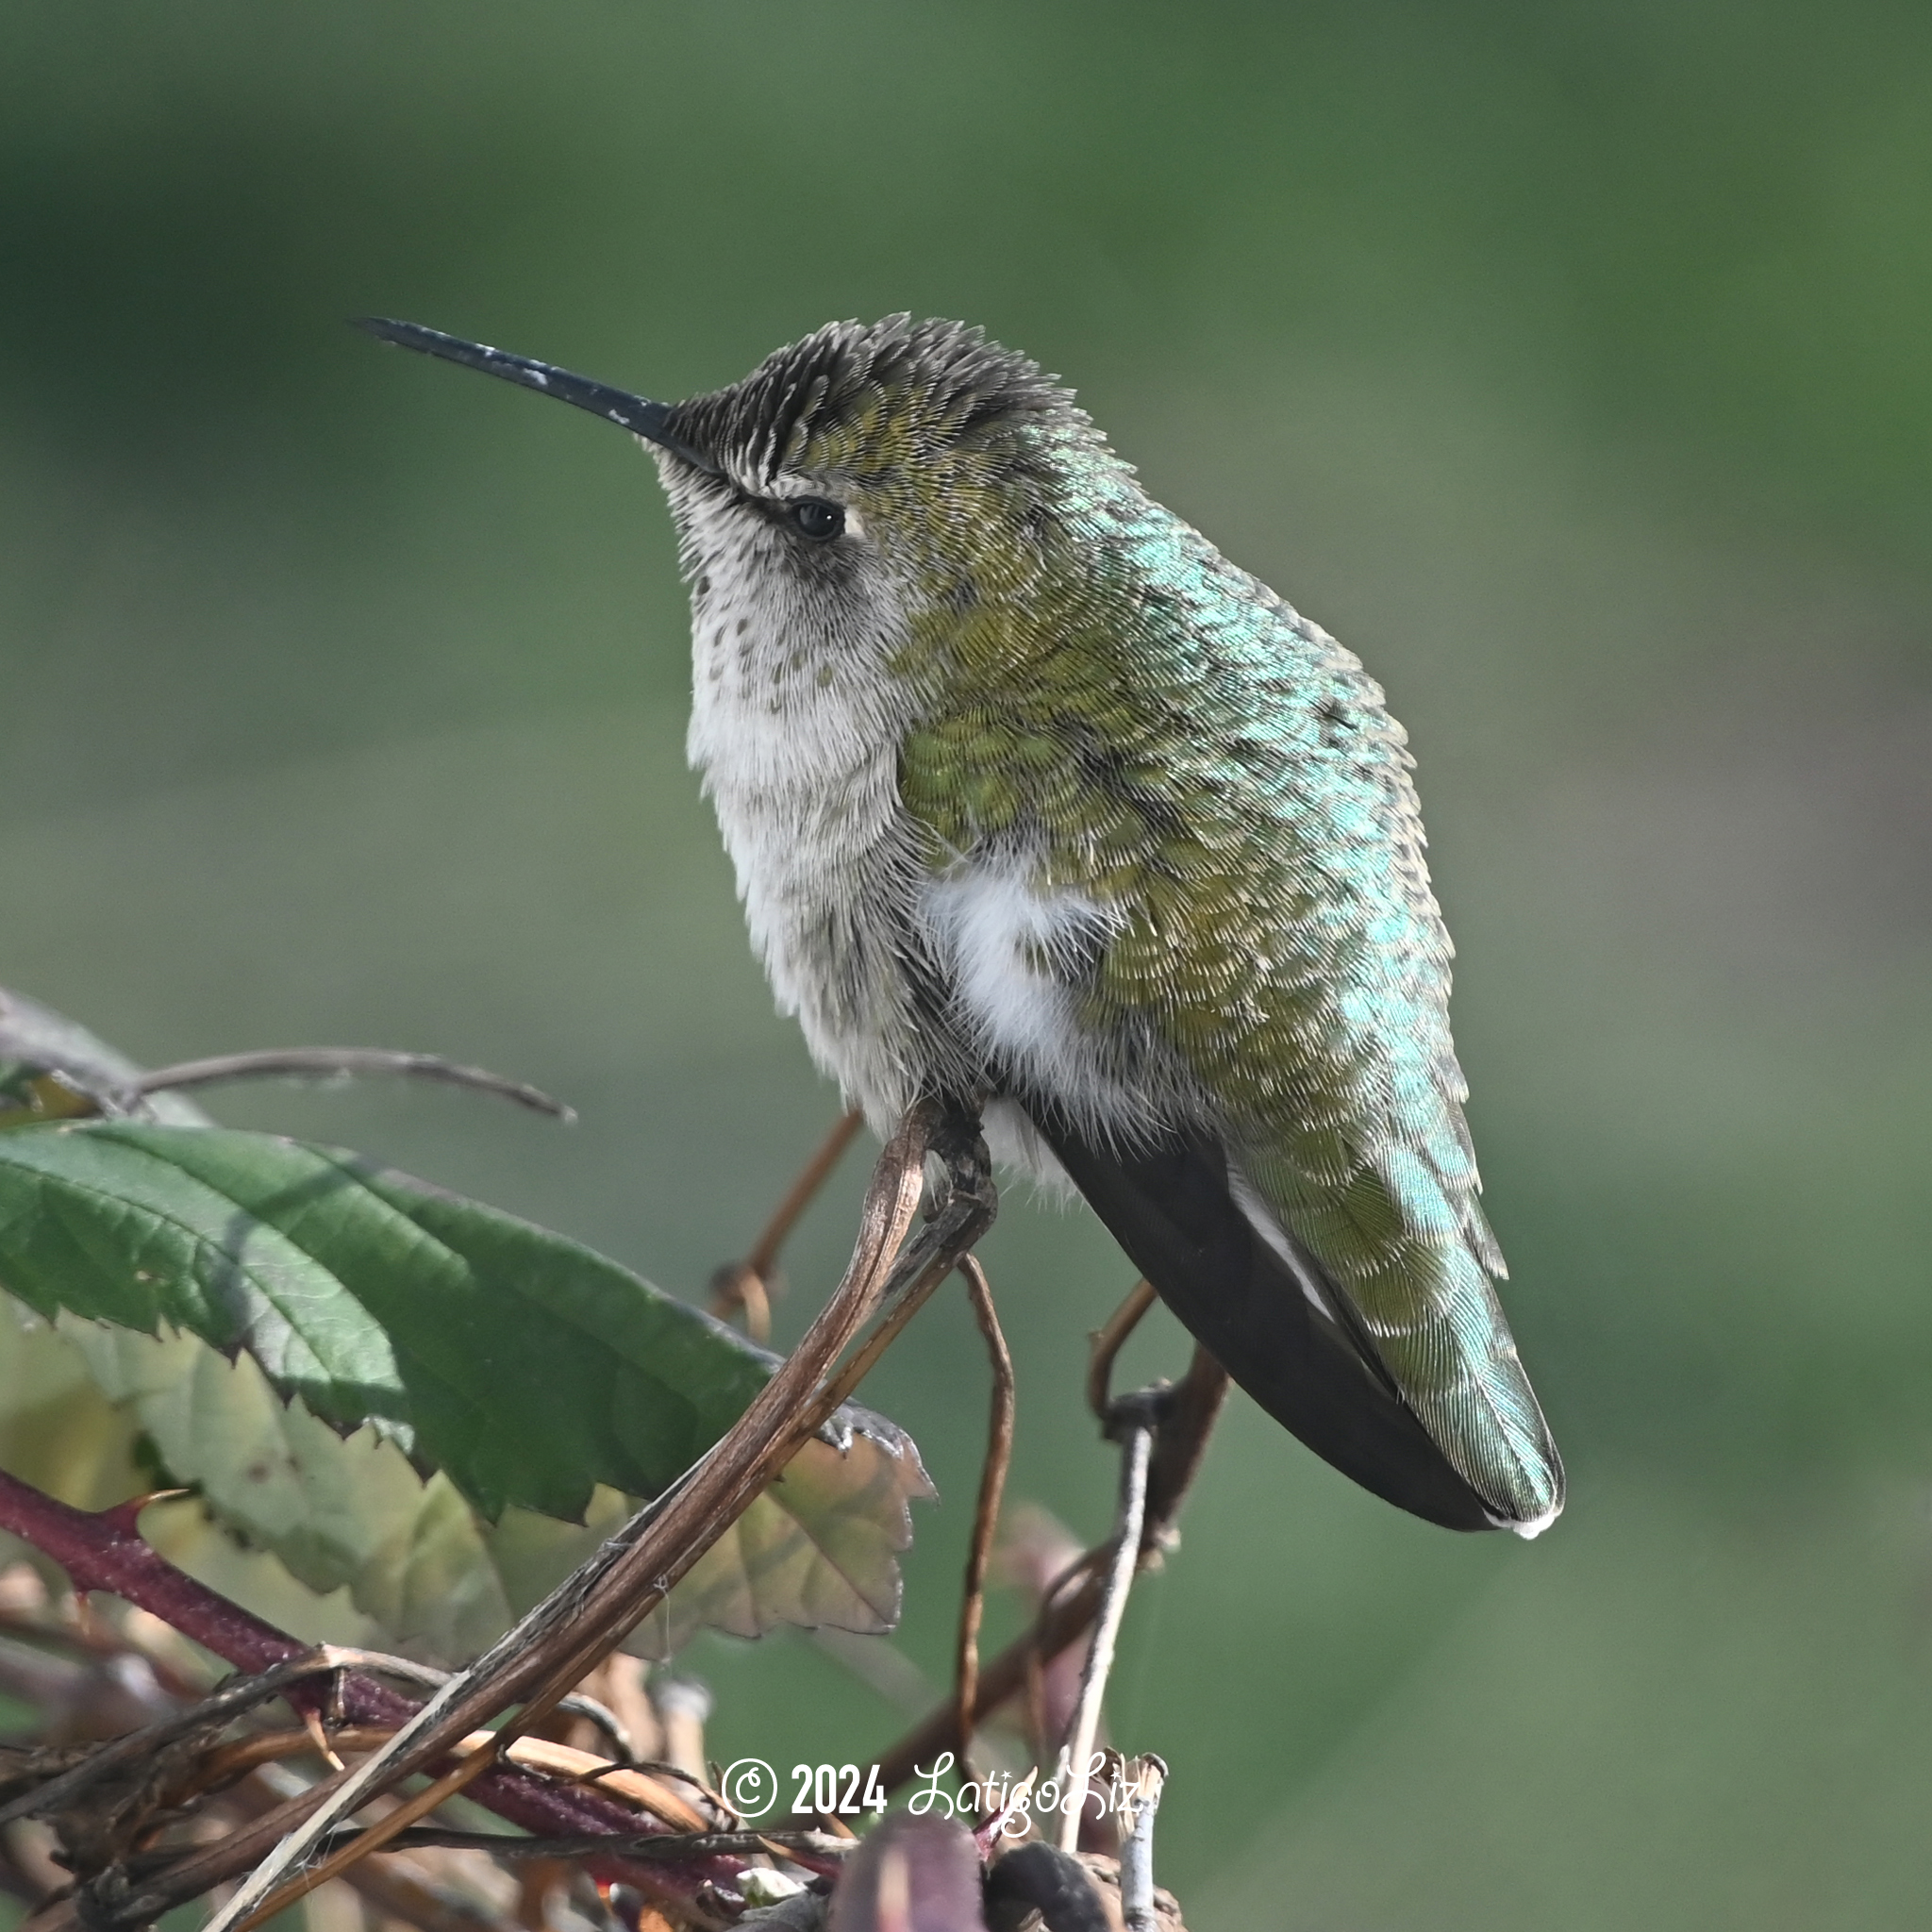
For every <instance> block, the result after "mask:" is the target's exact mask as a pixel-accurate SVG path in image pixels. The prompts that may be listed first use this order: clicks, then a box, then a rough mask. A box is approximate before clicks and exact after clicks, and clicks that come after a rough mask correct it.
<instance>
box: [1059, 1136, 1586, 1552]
mask: <svg viewBox="0 0 1932 1932" xmlns="http://www.w3.org/2000/svg"><path fill="white" fill-rule="evenodd" d="M1029 1111H1031V1112H1032V1114H1033V1119H1034V1122H1035V1124H1036V1125H1037V1126H1038V1127H1039V1128H1040V1131H1041V1134H1042V1135H1043V1136H1044V1137H1045V1139H1046V1141H1047V1142H1048V1144H1049V1145H1050V1146H1051V1147H1052V1148H1053V1150H1054V1152H1055V1153H1056V1154H1057V1155H1058V1157H1059V1159H1060V1164H1061V1165H1062V1166H1063V1167H1064V1168H1065V1169H1066V1171H1067V1173H1068V1174H1069V1175H1070V1176H1071V1177H1072V1179H1073V1181H1074V1186H1076V1187H1077V1188H1078V1189H1079V1190H1080V1191H1081V1193H1083V1194H1084V1195H1085V1196H1086V1197H1087V1200H1088V1202H1089V1204H1090V1205H1091V1207H1092V1208H1093V1210H1094V1212H1095V1213H1096V1214H1098V1215H1099V1216H1100V1218H1101V1220H1102V1221H1103V1222H1104V1223H1106V1224H1107V1226H1108V1230H1109V1232H1111V1234H1112V1235H1113V1237H1114V1239H1115V1240H1116V1241H1119V1242H1120V1244H1121V1246H1122V1247H1123V1248H1124V1249H1125V1250H1126V1252H1127V1256H1128V1257H1129V1259H1131V1260H1132V1261H1133V1263H1134V1265H1135V1266H1136V1267H1138V1268H1139V1269H1140V1270H1141V1273H1142V1274H1144V1275H1145V1276H1146V1277H1147V1279H1148V1280H1149V1281H1151V1282H1152V1283H1153V1284H1154V1286H1155V1288H1156V1289H1158V1291H1159V1293H1160V1298H1161V1300H1162V1301H1164V1302H1165V1303H1166V1304H1167V1305H1168V1307H1170V1308H1172V1309H1173V1310H1174V1313H1175V1314H1176V1315H1177V1316H1178V1317H1179V1318H1180V1320H1181V1321H1182V1322H1183V1323H1184V1324H1186V1326H1187V1327H1188V1328H1189V1330H1190V1331H1191V1333H1192V1334H1193V1336H1194V1338H1195V1340H1196V1341H1199V1342H1200V1343H1201V1344H1202V1345H1203V1346H1204V1347H1205V1348H1207V1349H1208V1352H1209V1353H1210V1354H1211V1355H1213V1356H1214V1357H1215V1358H1216V1359H1217V1360H1218V1361H1220V1362H1221V1364H1222V1365H1223V1367H1224V1368H1225V1369H1226V1370H1227V1372H1228V1374H1230V1375H1231V1376H1233V1378H1234V1379H1235V1380H1236V1381H1237V1382H1238V1383H1240V1384H1241V1387H1242V1388H1243V1389H1245V1390H1246V1391H1248V1393H1249V1394H1250V1395H1252V1396H1253V1397H1254V1399H1255V1400H1256V1401H1257V1402H1258V1403H1259V1404H1260V1405H1261V1407H1263V1408H1265V1409H1266V1410H1267V1411H1268V1413H1269V1414H1270V1415H1272V1416H1274V1419H1275V1420H1276V1421H1277V1422H1279V1423H1280V1424H1282V1425H1283V1426H1284V1427H1286V1428H1288V1429H1290V1430H1291V1431H1292V1432H1293V1433H1294V1434H1295V1435H1296V1436H1298V1437H1300V1438H1301V1440H1302V1441H1304V1442H1306V1443H1307V1445H1308V1447H1309V1448H1310V1449H1312V1450H1314V1452H1315V1453H1316V1454H1317V1455H1318V1456H1320V1457H1323V1458H1324V1460H1326V1461H1328V1462H1331V1463H1333V1464H1334V1466H1335V1467H1336V1468H1337V1469H1339V1470H1340V1471H1341V1473H1342V1474H1344V1475H1347V1476H1351V1477H1353V1478H1354V1480H1355V1481H1357V1482H1358V1483H1360V1484H1361V1485H1362V1487H1363V1488H1364V1489H1367V1490H1372V1491H1374V1493H1375V1494H1376V1495H1378V1496H1381V1497H1383V1498H1384V1499H1386V1500H1387V1501H1389V1502H1391V1503H1393V1504H1395V1505H1396V1506H1397V1507H1400V1508H1403V1509H1407V1510H1409V1511H1411V1512H1412V1513H1413V1514H1415V1515H1417V1516H1421V1517H1424V1518H1425V1519H1426V1520H1427V1521H1428V1522H1430V1523H1439V1524H1443V1525H1444V1526H1445V1527H1447V1528H1449V1529H1518V1530H1524V1531H1527V1532H1529V1533H1531V1534H1533V1533H1534V1532H1535V1530H1536V1529H1538V1528H1541V1526H1542V1524H1544V1523H1545V1522H1547V1521H1548V1519H1549V1516H1551V1515H1554V1514H1555V1509H1554V1508H1551V1509H1549V1510H1548V1511H1547V1512H1541V1513H1540V1514H1539V1516H1538V1518H1537V1519H1536V1520H1535V1521H1531V1520H1529V1519H1528V1518H1527V1517H1525V1516H1524V1512H1523V1510H1522V1509H1521V1508H1520V1507H1511V1505H1510V1503H1509V1502H1508V1501H1507V1500H1506V1499H1504V1498H1500V1497H1495V1498H1492V1497H1486V1496H1484V1495H1483V1494H1481V1493H1480V1492H1479V1491H1477V1490H1476V1489H1474V1487H1473V1486H1472V1484H1471V1483H1470V1482H1469V1480H1468V1479H1467V1477H1465V1476H1464V1475H1463V1474H1461V1472H1460V1471H1458V1470H1457V1468H1456V1466H1455V1465H1454V1464H1453V1463H1452V1462H1451V1461H1450V1459H1449V1457H1447V1456H1446V1455H1445V1454H1444V1453H1443V1451H1442V1449H1441V1447H1440V1446H1439V1445H1438V1444H1437V1442H1436V1441H1435V1439H1434V1438H1433V1437H1432V1436H1431V1435H1430V1433H1429V1431H1428V1430H1427V1429H1426V1428H1425V1427H1424V1425H1423V1423H1422V1421H1421V1420H1420V1418H1419V1417H1418V1416H1417V1414H1416V1412H1415V1410H1414V1409H1413V1408H1412V1407H1409V1405H1408V1403H1407V1401H1405V1400H1404V1398H1403V1396H1402V1394H1401V1392H1400V1391H1399V1390H1398V1389H1397V1387H1396V1384H1395V1381H1394V1379H1393V1377H1392V1376H1391V1374H1390V1373H1389V1371H1388V1369H1387V1368H1386V1367H1385V1366H1384V1365H1383V1363H1382V1361H1381V1360H1380V1358H1379V1357H1378V1356H1377V1355H1376V1353H1375V1351H1374V1344H1373V1343H1372V1342H1371V1341H1369V1340H1368V1339H1367V1337H1366V1336H1365V1335H1364V1334H1363V1333H1362V1332H1361V1325H1360V1322H1359V1318H1358V1317H1357V1315H1356V1313H1355V1310H1354V1308H1353V1307H1352V1306H1351V1304H1350V1303H1349V1302H1348V1300H1347V1298H1346V1297H1345V1296H1344V1295H1343V1294H1342V1293H1341V1291H1339V1290H1338V1289H1337V1288H1336V1286H1335V1284H1334V1283H1333V1282H1332V1281H1330V1280H1329V1279H1328V1276H1327V1274H1326V1272H1325V1271H1324V1269H1323V1268H1322V1267H1321V1265H1320V1263H1319V1262H1317V1261H1316V1260H1315V1259H1314V1257H1312V1256H1311V1255H1309V1254H1308V1253H1307V1250H1306V1248H1304V1247H1303V1246H1302V1244H1301V1243H1299V1242H1297V1241H1294V1240H1293V1239H1292V1237H1291V1236H1288V1235H1286V1234H1283V1235H1281V1236H1280V1238H1279V1239H1278V1240H1277V1241H1271V1240H1268V1239H1266V1238H1265V1237H1264V1236H1263V1234H1262V1233H1261V1232H1260V1231H1259V1230H1258V1228H1257V1223H1256V1219H1255V1217H1254V1215H1253V1214H1251V1213H1249V1212H1244V1211H1243V1208H1242V1207H1241V1202H1240V1201H1239V1200H1238V1199H1237V1197H1236V1193H1235V1183H1234V1181H1233V1179H1232V1178H1231V1173H1230V1168H1229V1163H1228V1157H1227V1152H1226V1150H1225V1149H1224V1147H1223V1146H1221V1144H1220V1143H1219V1142H1218V1141H1214V1140H1212V1139H1210V1138H1209V1137H1208V1136H1206V1135H1200V1136H1192V1137H1183V1136H1178V1135H1177V1136H1174V1137H1173V1138H1171V1139H1168V1140H1165V1141H1160V1142H1158V1143H1156V1144H1155V1145H1154V1146H1152V1147H1150V1148H1146V1149H1143V1150H1139V1151H1124V1150H1120V1149H1115V1148H1110V1147H1107V1146H1105V1145H1101V1144H1097V1143H1096V1142H1095V1141H1091V1140H1090V1139H1087V1138H1084V1137H1083V1136H1081V1135H1080V1134H1079V1133H1078V1132H1076V1131H1075V1130H1074V1128H1073V1127H1072V1126H1070V1125H1069V1124H1068V1123H1067V1122H1065V1121H1064V1120H1063V1119H1058V1118H1056V1117H1055V1115H1054V1114H1053V1113H1051V1112H1050V1111H1047V1110H1045V1109H1039V1110H1034V1109H1029ZM1271 1232H1274V1230H1273V1229H1272V1228H1271ZM1555 1482H1556V1484H1557V1491H1556V1492H1557V1497H1558V1499H1559V1506H1560V1482H1561V1477H1560V1474H1557V1475H1556V1476H1555Z"/></svg>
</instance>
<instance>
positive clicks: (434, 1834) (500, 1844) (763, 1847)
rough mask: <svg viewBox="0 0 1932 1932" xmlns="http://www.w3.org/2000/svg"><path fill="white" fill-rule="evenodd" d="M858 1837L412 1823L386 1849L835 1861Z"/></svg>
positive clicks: (348, 1838) (344, 1838) (667, 1860)
mask: <svg viewBox="0 0 1932 1932" xmlns="http://www.w3.org/2000/svg"><path fill="white" fill-rule="evenodd" d="M361 1836H363V1834H362V1833H361V1832H360V1831H359V1830H358V1831H355V1832H351V1833H347V1834H341V1833H338V1834H332V1836H331V1839H330V1842H331V1844H333V1843H335V1842H336V1841H337V1840H340V1841H341V1842H342V1843H345V1844H353V1843H354V1842H356V1840H357V1839H358V1838H359V1837H361ZM858 1842H859V1840H858V1839H856V1838H854V1837H852V1836H851V1835H850V1834H847V1835H846V1836H845V1837H842V1838H841V1837H838V1836H836V1835H835V1834H834V1833H832V1832H828V1831H693V1832H649V1833H644V1832H637V1833H632V1834H631V1835H630V1836H628V1837H626V1836H625V1835H624V1834H622V1833H618V1834H616V1835H614V1836H606V1835H604V1834H602V1833H591V1834H586V1835H584V1836H582V1837H577V1838H518V1837H513V1836H512V1835H511V1834H510V1833H508V1832H507V1831H449V1830H445V1829H444V1828H443V1827H441V1825H415V1826H412V1827H410V1828H409V1829H408V1830H407V1831H404V1832H402V1833H400V1834H397V1835H395V1836H392V1837H391V1839H390V1840H388V1843H387V1847H386V1848H387V1849H390V1850H394V1851H432V1850H447V1851H457V1852H487V1853H489V1855H490V1856H491V1857H492V1858H587V1857H595V1856H598V1855H600V1854H608V1853H611V1852H621V1853H623V1854H624V1855H625V1857H639V1858H648V1859H650V1860H652V1861H653V1862H654V1863H658V1864H675V1863H676V1862H677V1861H679V1860H680V1859H684V1858H709V1857H717V1856H719V1854H721V1853H729V1854H732V1855H735V1856H738V1857H757V1856H758V1854H759V1853H761V1852H767V1851H770V1850H772V1849H773V1848H774V1847H775V1848H776V1849H777V1850H779V1851H781V1852H783V1853H785V1854H787V1855H788V1856H791V1855H794V1854H797V1855H803V1856H806V1857H811V1858H814V1859H821V1860H838V1859H841V1858H843V1857H845V1856H846V1855H847V1854H848V1853H850V1851H851V1850H852V1847H853V1846H854V1845H855V1844H857V1843H858Z"/></svg>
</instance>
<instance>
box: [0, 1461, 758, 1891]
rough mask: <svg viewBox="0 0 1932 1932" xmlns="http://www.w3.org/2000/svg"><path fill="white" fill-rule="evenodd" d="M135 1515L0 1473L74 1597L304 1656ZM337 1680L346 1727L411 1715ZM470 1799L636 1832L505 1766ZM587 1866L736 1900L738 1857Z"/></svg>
mask: <svg viewBox="0 0 1932 1932" xmlns="http://www.w3.org/2000/svg"><path fill="white" fill-rule="evenodd" d="M141 1509H142V1504H141V1502H140V1501H136V1502H132V1503H124V1504H122V1505H120V1506H119V1507H116V1508H113V1509H104V1510H101V1511H99V1512H98V1513H95V1512H92V1511H90V1510H86V1509H75V1508H74V1507H71V1506H70V1505H68V1504H66V1503H62V1502H58V1501H57V1500H56V1499H55V1498H54V1497H52V1496H49V1495H47V1494H45V1493H44V1492H43V1491H40V1490H37V1489H35V1488H33V1486H32V1485H31V1484H28V1483H24V1482H22V1481H20V1480H19V1479H18V1478H17V1477H15V1476H11V1475H8V1474H7V1473H6V1472H5V1471H4V1470H0V1529H8V1530H10V1531H12V1533H13V1534H14V1535H15V1536H17V1537H20V1538H21V1539H23V1541H26V1542H29V1543H31V1544H33V1546H34V1547H35V1548H36V1549H37V1550H40V1551H41V1552H42V1553H43V1554H44V1555H46V1556H48V1557H52V1558H53V1559H54V1561H55V1562H57V1563H58V1564H59V1565H60V1567H61V1568H62V1569H63V1570H65V1571H66V1573H67V1574H68V1576H69V1578H70V1579H71V1580H72V1582H73V1584H74V1587H75V1590H76V1591H91V1590H104V1591H112V1592H113V1594H114V1595H116V1596H119V1597H123V1598H125V1600H126V1601H127V1602H128V1603H131V1604H134V1605H136V1606H137V1607H140V1608H142V1609H143V1610H147V1611H149V1612H151V1613H152V1614H153V1615H155V1616H157V1617H159V1618H160V1619H161V1620H162V1621H163V1622H164V1623H167V1624H172V1625H173V1626H174V1628H175V1629H176V1630H178V1631H179V1632H180V1633H181V1634H182V1635H183V1636H184V1637H188V1638H192V1640H193V1641H195V1642H196V1643H198V1644H200V1645H201V1647H202V1648H203V1649H204V1650H208V1651H211V1652H213V1653H214V1655H215V1656H217V1657H221V1658H222V1659H224V1661H225V1662H227V1663H229V1664H232V1665H233V1666H234V1667H235V1668H236V1669H237V1670H238V1671H242V1672H246V1673H249V1674H253V1673H255V1672H258V1671H265V1670H267V1669H269V1668H270V1666H272V1665H274V1664H279V1663H285V1662H287V1661H288V1660H289V1659H290V1658H291V1657H301V1656H303V1655H305V1654H306V1653H307V1651H308V1648H309V1646H308V1645H307V1644H304V1643H300V1642H298V1641H296V1640H295V1639H294V1638H292V1637H291V1636H290V1635H289V1634H288V1633H287V1632H286V1631H284V1630H278V1629H276V1628H275V1625H274V1624H269V1623H266V1622H264V1621H263V1620H262V1619H261V1618H259V1617H258V1616H255V1615H253V1614H252V1613H251V1612H249V1611H247V1610H244V1609H243V1608H242V1607H241V1605H239V1604H235V1603H230V1602H229V1601H228V1599H227V1598H226V1597H225V1596H222V1595H221V1594H220V1593H219V1592H217V1591H212V1590H210V1589H208V1586H207V1585H206V1584H202V1583H197V1582H196V1581H195V1580H194V1578H193V1577H192V1576H190V1575H188V1574H186V1573H185V1572H183V1571H180V1570H177V1569H176V1568H175V1566H174V1564H172V1563H171V1562H169V1561H168V1559H167V1558H166V1557H163V1556H161V1555H160V1554H159V1553H158V1551H156V1550H154V1549H152V1548H151V1547H150V1546H149V1545H148V1544H147V1543H146V1542H144V1541H142V1537H141V1535H140V1532H139V1531H138V1530H137V1529H136V1527H135V1522H136V1519H137V1518H138V1517H139V1515H140V1513H141ZM328 1682H329V1680H327V1679H318V1680H317V1682H316V1684H315V1685H314V1686H312V1687H311V1686H308V1685H302V1684H296V1685H291V1686H290V1687H289V1688H288V1689H287V1690H285V1691H283V1692H282V1693H281V1695H282V1697H283V1698H284V1699H285V1700H286V1701H287V1702H288V1703H290V1704H291V1705H293V1706H295V1707H297V1708H298V1709H301V1710H304V1711H307V1710H309V1709H315V1710H320V1709H321V1708H322V1707H323V1705H324V1703H325V1701H331V1702H332V1701H333V1699H332V1697H331V1693H330V1691H329V1690H328V1688H327V1685H328ZM340 1683H341V1702H340V1704H339V1705H338V1706H337V1708H339V1709H340V1711H341V1716H342V1718H343V1719H344V1721H345V1722H347V1723H349V1724H372V1725H381V1726H383V1727H385V1728H388V1729H394V1728H396V1727H398V1726H400V1725H401V1724H405V1723H407V1722H408V1719H409V1718H410V1717H412V1716H413V1715H414V1714H415V1711H416V1703H415V1701H414V1700H413V1699H411V1698H408V1697H406V1696H404V1695H403V1694H402V1692H401V1691H393V1690H391V1688H390V1687H389V1686H388V1685H387V1684H383V1683H379V1682H378V1681H377V1680H376V1679H375V1678H374V1677H366V1676H363V1675H361V1674H359V1673H357V1672H353V1671H350V1672H344V1673H342V1674H341V1678H340ZM466 1795H467V1796H469V1797H471V1798H474V1799H475V1801H476V1802H477V1803H478V1804H480V1805H483V1806H485V1807H488V1808H489V1809H490V1810H491V1811H494V1812H495V1813H496V1814H497V1816H498V1817H500V1818H505V1819H508V1821H509V1822H510V1823H511V1824H517V1825H521V1826H522V1827H523V1828H524V1829H525V1831H528V1832H531V1833H533V1834H535V1835H537V1836H540V1837H568V1836H573V1835H579V1834H590V1833H595V1832H609V1833H613V1834H616V1833H624V1834H630V1835H635V1833H636V1832H637V1830H638V1828H639V1814H638V1813H637V1812H636V1811H634V1810H632V1809H630V1808H629V1807H626V1806H622V1805H618V1804H616V1803H614V1802H612V1801H610V1800H608V1799H606V1798H600V1797H598V1796H597V1795H596V1794H595V1793H594V1792H592V1791H591V1790H586V1789H585V1788H583V1787H581V1786H579V1787H577V1788H575V1789H574V1790H562V1789H559V1788H558V1786H555V1785H549V1784H545V1783H544V1782H543V1781H542V1780H541V1779H540V1778H535V1777H531V1776H529V1775H527V1774H525V1773H522V1772H518V1771H513V1770H508V1769H503V1768H499V1769H494V1770H491V1771H488V1772H485V1773H484V1774H483V1775H482V1776H480V1777H479V1778H477V1779H476V1780H475V1783H473V1784H472V1785H471V1786H470V1787H469V1789H468V1790H467V1792H466ZM590 1862H591V1871H592V1873H593V1874H595V1875H596V1876H597V1877H599V1878H602V1879H606V1880H615V1881H621V1882H623V1883H625V1884H627V1885H632V1886H635V1887H637V1889H638V1890H641V1891H642V1892H644V1893H645V1894H646V1895H647V1896H651V1897H658V1898H664V1899H667V1900H669V1901H675V1903H677V1904H679V1905H682V1906H686V1907H690V1906H691V1905H692V1904H694V1903H695V1902H696V1901H697V1898H698V1894H699V1893H700V1892H701V1891H703V1890H705V1889H706V1887H707V1886H713V1887H720V1888H724V1889H728V1890H732V1891H736V1890H738V1889H739V1886H738V1880H739V1878H740V1875H741V1872H742V1870H743V1865H742V1861H741V1860H740V1859H738V1858H735V1857H728V1856H725V1855H717V1856H713V1857H700V1858H691V1859H689V1860H684V1861H680V1862H679V1863H678V1864H675V1865H671V1864H658V1863H656V1862H653V1863H649V1864H645V1863H642V1862H641V1861H634V1860H631V1859H626V1858H619V1857H609V1858H599V1859H596V1860H593V1861H590Z"/></svg>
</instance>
